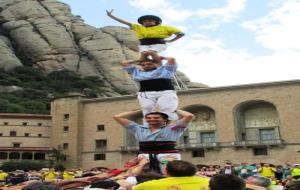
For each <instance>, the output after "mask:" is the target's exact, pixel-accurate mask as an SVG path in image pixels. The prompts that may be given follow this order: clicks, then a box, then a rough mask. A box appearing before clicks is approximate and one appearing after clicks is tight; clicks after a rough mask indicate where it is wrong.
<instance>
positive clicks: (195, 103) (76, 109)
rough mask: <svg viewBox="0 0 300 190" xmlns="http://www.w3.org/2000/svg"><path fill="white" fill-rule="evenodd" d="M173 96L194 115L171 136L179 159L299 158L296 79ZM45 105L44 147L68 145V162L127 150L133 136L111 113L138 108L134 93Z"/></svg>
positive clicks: (101, 161) (130, 152)
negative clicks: (48, 129)
mask: <svg viewBox="0 0 300 190" xmlns="http://www.w3.org/2000/svg"><path fill="white" fill-rule="evenodd" d="M178 95H179V100H180V106H179V108H180V109H184V110H187V111H190V112H192V113H194V114H195V115H196V119H195V121H194V122H193V125H192V126H191V128H189V130H187V131H186V132H185V133H184V134H183V136H182V138H181V139H180V140H179V141H178V148H179V149H180V150H181V154H182V158H183V159H184V160H189V161H191V162H193V163H195V164H223V163H224V162H225V161H226V160H230V161H232V162H242V161H245V162H249V163H252V162H271V163H274V164H279V163H284V162H286V161H291V162H297V161H298V162H299V159H300V140H299V135H300V132H298V130H297V127H298V124H299V123H300V117H299V116H300V111H299V110H300V81H287V82H276V83H262V84H252V85H241V86H231V87H219V88H207V89H198V90H186V91H180V92H178ZM51 107H52V113H51V115H52V119H53V120H52V121H53V127H52V136H51V146H53V147H56V146H58V145H63V144H65V145H66V144H67V145H68V146H67V147H68V148H67V149H66V150H65V152H66V154H67V155H69V158H68V162H67V164H68V165H69V166H70V167H71V166H72V167H74V166H77V167H83V168H91V167H95V166H106V167H111V168H116V167H121V166H122V163H124V162H125V161H127V160H128V159H130V158H132V157H133V156H134V155H135V153H136V151H135V150H136V142H135V140H134V139H133V138H132V136H131V135H130V134H127V133H126V131H125V130H123V128H122V127H121V126H119V125H118V124H117V123H116V122H115V121H113V119H112V116H113V115H114V114H117V113H120V112H123V111H128V110H135V109H138V108H139V105H138V103H137V100H136V97H134V96H122V97H117V98H104V99H103V98H102V99H85V98H83V97H65V98H59V99H55V100H54V101H53V102H52V105H51ZM141 117H142V114H140V115H137V116H136V117H134V118H132V119H133V120H139V121H140V120H141ZM66 128H67V130H66Z"/></svg>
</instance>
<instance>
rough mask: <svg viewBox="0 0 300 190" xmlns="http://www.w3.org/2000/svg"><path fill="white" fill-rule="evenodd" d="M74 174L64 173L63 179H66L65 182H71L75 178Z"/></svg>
mask: <svg viewBox="0 0 300 190" xmlns="http://www.w3.org/2000/svg"><path fill="white" fill-rule="evenodd" d="M74 175H75V174H74V173H73V172H64V173H63V177H64V180H71V179H73V178H74Z"/></svg>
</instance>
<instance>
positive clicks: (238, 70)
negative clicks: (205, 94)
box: [166, 35, 300, 86]
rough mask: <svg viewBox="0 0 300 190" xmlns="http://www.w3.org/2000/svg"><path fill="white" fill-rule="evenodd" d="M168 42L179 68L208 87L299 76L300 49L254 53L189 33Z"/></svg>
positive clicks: (169, 50)
mask: <svg viewBox="0 0 300 190" xmlns="http://www.w3.org/2000/svg"><path fill="white" fill-rule="evenodd" d="M191 38H192V39H189V38H186V39H182V40H181V41H178V42H175V43H174V44H172V45H170V47H169V48H168V50H167V52H166V53H167V54H168V55H176V56H175V57H176V59H177V61H178V63H179V70H180V71H182V72H184V73H185V74H186V75H187V76H188V77H189V78H190V79H191V80H192V81H198V82H201V83H204V84H207V85H210V86H228V85H236V84H248V83H259V82H267V81H269V82H270V81H279V80H291V79H299V77H300V75H299V64H298V61H297V60H299V59H300V54H299V52H296V51H290V52H275V53H274V54H271V55H264V56H253V55H251V54H250V53H249V52H247V50H243V49H240V50H229V49H225V48H224V47H223V43H222V42H221V41H219V40H215V39H209V38H207V37H205V36H201V35H198V36H192V37H191Z"/></svg>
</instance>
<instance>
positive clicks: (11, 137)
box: [0, 113, 52, 162]
mask: <svg viewBox="0 0 300 190" xmlns="http://www.w3.org/2000/svg"><path fill="white" fill-rule="evenodd" d="M51 125H52V121H51V116H50V115H36V114H14V113H0V140H1V144H0V162H3V161H6V160H10V159H13V160H45V159H46V158H47V155H46V153H47V152H48V150H49V149H50V137H51V134H50V132H51V130H50V127H51Z"/></svg>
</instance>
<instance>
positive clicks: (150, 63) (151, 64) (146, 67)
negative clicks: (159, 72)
mask: <svg viewBox="0 0 300 190" xmlns="http://www.w3.org/2000/svg"><path fill="white" fill-rule="evenodd" d="M139 65H140V66H141V68H142V70H143V71H152V70H155V69H156V68H158V67H159V64H158V63H156V62H155V61H154V60H151V59H145V60H143V61H142V62H141V63H140V64H139Z"/></svg>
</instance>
